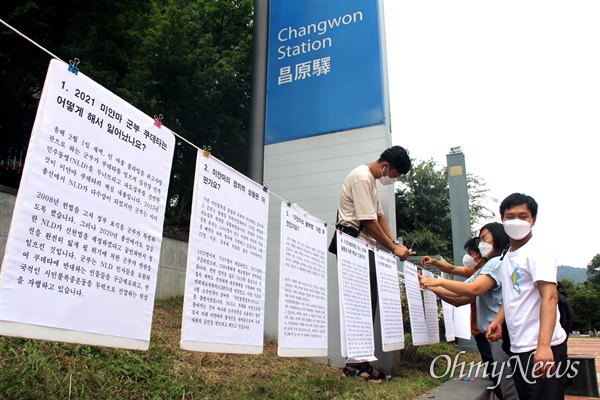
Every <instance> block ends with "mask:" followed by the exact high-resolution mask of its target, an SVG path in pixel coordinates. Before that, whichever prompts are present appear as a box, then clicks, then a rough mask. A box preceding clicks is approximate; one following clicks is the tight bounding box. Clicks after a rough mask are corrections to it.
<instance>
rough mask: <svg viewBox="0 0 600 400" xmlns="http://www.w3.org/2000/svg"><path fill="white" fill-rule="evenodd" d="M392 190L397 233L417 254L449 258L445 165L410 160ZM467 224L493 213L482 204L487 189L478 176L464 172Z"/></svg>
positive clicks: (449, 240)
mask: <svg viewBox="0 0 600 400" xmlns="http://www.w3.org/2000/svg"><path fill="white" fill-rule="evenodd" d="M412 164H413V167H412V169H411V170H410V172H409V173H408V174H406V175H404V176H402V177H400V179H399V181H400V182H401V184H402V185H401V187H400V188H399V189H398V190H397V191H396V228H397V235H398V236H399V237H402V238H403V240H404V243H405V244H406V245H407V246H408V247H411V248H413V249H415V250H417V251H418V252H419V253H420V254H432V255H434V254H435V255H441V256H442V257H444V258H445V259H447V260H452V259H453V257H452V224H451V217H450V194H449V187H448V176H447V173H446V168H443V167H439V166H438V165H437V163H436V162H435V161H433V160H426V161H416V160H413V162H412ZM467 189H468V193H469V206H470V219H471V224H474V223H476V222H477V221H479V220H482V219H489V218H490V217H491V216H492V215H493V214H492V213H491V211H490V210H489V209H487V208H486V207H485V206H484V205H483V203H482V202H483V200H484V199H485V198H486V197H487V196H486V193H487V191H488V189H486V188H485V183H483V180H482V179H481V178H478V177H477V176H475V175H473V174H468V175H467Z"/></svg>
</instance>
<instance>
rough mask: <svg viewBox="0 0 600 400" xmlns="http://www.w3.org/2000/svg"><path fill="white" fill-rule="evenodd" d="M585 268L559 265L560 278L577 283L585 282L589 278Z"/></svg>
mask: <svg viewBox="0 0 600 400" xmlns="http://www.w3.org/2000/svg"><path fill="white" fill-rule="evenodd" d="M586 271H587V270H586V269H585V268H575V267H567V266H566V265H559V266H558V279H559V280H560V279H565V278H566V279H570V280H572V281H573V282H575V283H581V282H585V280H586V279H587V275H586Z"/></svg>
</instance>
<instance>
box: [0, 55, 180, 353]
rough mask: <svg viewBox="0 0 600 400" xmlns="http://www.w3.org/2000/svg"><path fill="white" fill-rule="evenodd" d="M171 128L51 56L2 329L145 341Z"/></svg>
mask: <svg viewBox="0 0 600 400" xmlns="http://www.w3.org/2000/svg"><path fill="white" fill-rule="evenodd" d="M173 148H174V137H173V134H172V133H171V132H170V131H169V130H168V129H167V128H166V127H164V126H163V127H158V126H155V124H154V119H152V118H150V117H149V116H147V115H145V114H143V113H142V112H141V111H139V110H137V109H136V108H134V107H133V106H131V105H130V104H128V103H126V102H125V101H123V100H122V99H120V98H119V97H117V96H115V95H114V94H113V93H111V92H109V91H108V90H106V89H105V88H103V87H102V86H100V85H98V84H97V83H96V82H94V81H92V80H91V79H89V78H88V77H86V76H85V75H84V74H83V73H81V72H80V73H78V74H77V75H76V74H74V73H72V72H70V71H68V66H67V65H66V64H64V63H62V62H60V61H57V60H52V61H51V62H50V66H49V68H48V74H47V77H46V81H45V84H44V89H43V91H42V95H41V98H40V104H39V107H38V112H37V115H36V119H35V123H34V126H33V131H32V134H31V140H30V143H29V149H28V153H27V159H26V163H25V167H24V170H23V177H22V179H21V186H20V189H19V193H18V195H17V200H16V204H15V209H14V214H13V221H12V225H11V230H10V233H9V237H8V242H7V249H6V254H5V258H4V263H3V267H2V271H1V278H0V279H1V292H2V296H1V299H0V315H1V319H2V321H0V333H1V334H3V335H14V336H23V337H29V338H39V339H48V340H58V341H67V342H77V343H86V344H97V345H104V346H114V347H126V348H135V349H147V348H148V341H149V340H150V327H151V323H152V312H153V306H154V295H155V290H156V280H157V271H158V261H159V255H160V249H161V243H162V227H163V219H164V214H165V203H166V198H167V189H168V185H169V176H170V170H171V161H172V158H173Z"/></svg>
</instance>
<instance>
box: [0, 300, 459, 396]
mask: <svg viewBox="0 0 600 400" xmlns="http://www.w3.org/2000/svg"><path fill="white" fill-rule="evenodd" d="M182 304H183V301H182V298H181V297H179V298H175V299H171V300H166V301H159V302H157V303H156V305H155V309H154V317H153V325H152V328H153V329H152V335H151V340H150V348H149V350H148V351H134V350H124V349H113V348H106V347H99V346H82V345H77V344H70V343H58V342H50V341H43V340H30V339H21V338H12V337H0V371H2V372H1V373H0V398H2V399H178V400H180V399H249V400H250V399H252V400H254V399H307V400H308V399H311V400H313V399H314V400H319V399H328V400H330V399H376V398H385V399H409V398H412V397H414V396H417V395H419V394H421V393H423V392H425V391H427V390H428V389H430V388H432V387H434V386H436V385H438V384H440V383H441V381H440V380H439V379H434V378H432V377H431V376H430V375H429V366H430V363H431V360H433V359H434V358H435V357H436V356H437V355H440V354H447V355H450V357H454V355H455V354H457V353H458V350H457V349H456V348H455V346H454V345H451V344H446V343H444V344H438V345H429V346H420V347H413V346H411V345H408V344H407V348H406V350H402V351H400V352H397V354H398V357H399V359H398V360H397V361H398V362H397V363H396V364H397V365H398V366H399V369H398V370H397V371H396V374H397V376H396V377H395V378H394V379H393V380H392V381H391V382H390V383H386V384H383V385H375V384H370V383H367V382H362V381H359V380H355V379H342V378H341V377H340V376H341V369H340V368H337V367H330V366H327V365H324V364H319V363H316V362H312V361H311V360H310V359H306V358H283V357H278V356H277V344H276V343H275V342H273V341H266V342H265V348H264V352H263V354H260V355H240V354H218V353H200V352H192V351H185V350H181V349H180V348H179V340H180V335H181V315H182ZM407 339H409V340H410V338H407ZM407 343H408V341H407ZM461 360H462V358H461Z"/></svg>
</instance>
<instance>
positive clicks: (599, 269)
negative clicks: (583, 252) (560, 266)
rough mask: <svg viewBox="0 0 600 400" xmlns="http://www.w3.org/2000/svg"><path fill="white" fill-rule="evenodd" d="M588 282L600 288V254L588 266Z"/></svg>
mask: <svg viewBox="0 0 600 400" xmlns="http://www.w3.org/2000/svg"><path fill="white" fill-rule="evenodd" d="M586 274H587V281H588V282H589V283H590V284H592V285H597V286H599V287H600V254H596V255H595V256H594V258H592V261H590V263H589V264H588V266H587V272H586Z"/></svg>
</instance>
